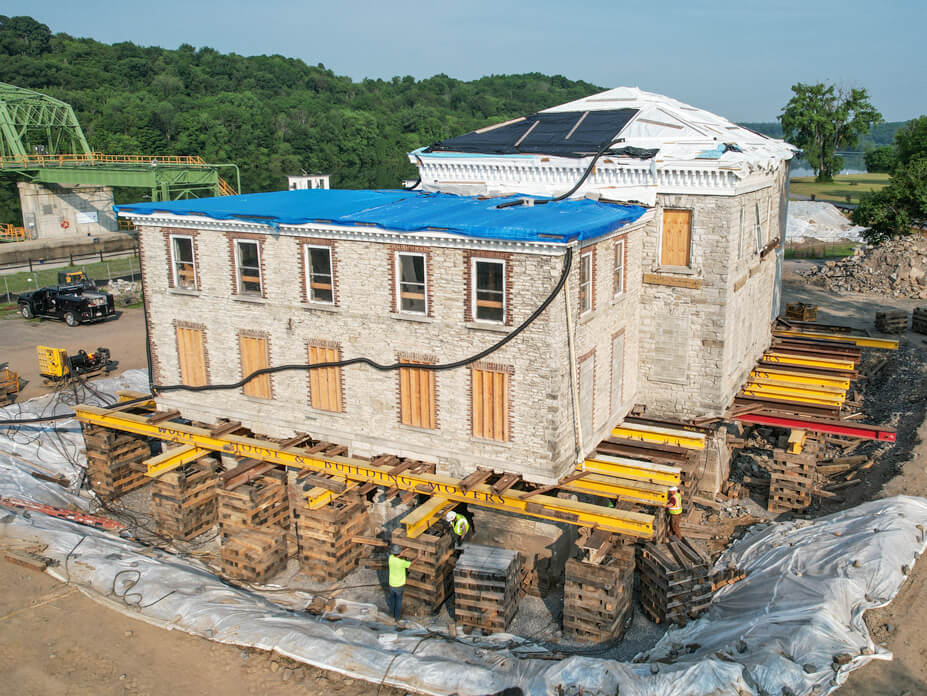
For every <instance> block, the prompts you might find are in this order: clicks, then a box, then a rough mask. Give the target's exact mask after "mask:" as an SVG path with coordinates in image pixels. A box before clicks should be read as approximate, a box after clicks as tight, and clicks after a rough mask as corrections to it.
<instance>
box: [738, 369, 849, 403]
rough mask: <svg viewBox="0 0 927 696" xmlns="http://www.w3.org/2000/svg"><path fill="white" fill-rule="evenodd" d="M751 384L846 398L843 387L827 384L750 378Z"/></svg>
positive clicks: (812, 394)
mask: <svg viewBox="0 0 927 696" xmlns="http://www.w3.org/2000/svg"><path fill="white" fill-rule="evenodd" d="M747 381H748V382H749V383H751V384H759V385H763V386H767V387H775V388H778V389H796V390H798V391H801V392H807V394H808V395H809V396H814V395H815V394H836V395H838V396H840V398H841V399H843V398H846V394H847V390H846V388H844V387H833V386H831V385H829V384H801V383H796V382H788V381H783V380H779V379H766V378H765V377H754V376H752V375H751V376H750V378H749V379H748V380H747Z"/></svg>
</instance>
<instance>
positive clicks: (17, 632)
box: [0, 261, 927, 696]
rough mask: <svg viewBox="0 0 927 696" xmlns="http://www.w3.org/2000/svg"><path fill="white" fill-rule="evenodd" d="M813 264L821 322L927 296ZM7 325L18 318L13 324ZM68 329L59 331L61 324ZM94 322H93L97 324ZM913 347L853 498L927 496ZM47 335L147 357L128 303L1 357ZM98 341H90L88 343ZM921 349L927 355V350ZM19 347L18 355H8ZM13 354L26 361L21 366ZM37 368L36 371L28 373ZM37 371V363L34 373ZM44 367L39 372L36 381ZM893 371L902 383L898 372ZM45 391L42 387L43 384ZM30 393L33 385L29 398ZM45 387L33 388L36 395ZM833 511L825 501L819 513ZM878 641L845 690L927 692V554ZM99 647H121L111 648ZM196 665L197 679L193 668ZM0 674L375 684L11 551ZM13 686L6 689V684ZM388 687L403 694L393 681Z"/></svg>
mask: <svg viewBox="0 0 927 696" xmlns="http://www.w3.org/2000/svg"><path fill="white" fill-rule="evenodd" d="M806 263H809V262H804V261H796V262H789V263H788V264H787V268H786V274H785V278H784V283H783V299H784V301H786V302H795V301H805V302H809V303H812V304H818V305H819V306H820V310H819V322H822V323H841V324H851V325H855V326H858V327H860V328H866V329H870V330H871V329H872V322H873V318H874V314H875V312H876V311H877V310H881V309H885V308H895V307H897V308H904V309H909V310H910V309H911V307H912V306H916V305H917V304H923V302H920V303H918V302H916V301H910V300H894V299H891V298H884V297H873V296H864V295H844V296H836V295H832V294H829V293H826V292H825V291H823V290H821V289H819V288H813V287H808V286H806V285H805V284H804V281H803V280H802V279H801V277H800V276H798V275H797V274H796V273H795V271H796V270H797V269H800V268H801V266H802V264H806ZM8 328H13V330H12V331H10V330H8ZM58 332H60V334H59V333H58ZM91 332H93V333H92V334H91ZM904 340H905V344H906V346H905V350H904V351H901V352H899V353H898V354H896V356H897V357H896V358H895V360H894V362H893V363H890V366H889V367H888V368H887V369H886V370H885V372H886V373H888V374H885V375H883V377H884V380H885V383H884V384H882V385H881V386H880V388H881V389H891V388H893V385H897V384H898V380H900V379H904V380H907V383H906V384H905V385H904V388H899V389H898V394H899V398H898V402H899V403H898V406H897V408H896V411H898V412H901V417H900V425H901V431H900V434H899V435H900V436H899V444H898V446H897V447H895V448H894V449H888V448H886V450H885V451H883V453H882V455H881V457H880V459H884V460H885V463H884V464H882V465H880V466H877V467H874V468H873V469H872V470H871V471H870V472H869V474H867V479H866V482H865V483H864V484H863V485H862V486H860V487H858V488H859V491H858V492H856V493H855V494H854V495H853V496H852V497H850V496H848V498H847V501H846V503H845V504H844V506H846V505H851V504H855V502H858V501H859V500H860V499H863V498H865V499H871V498H879V497H888V496H893V495H900V494H907V495H921V496H927V423H923V422H922V420H923V416H924V412H925V410H927V377H925V376H924V375H923V374H921V375H920V376H918V373H917V372H913V373H912V372H910V371H908V372H906V371H905V370H904V367H905V365H904V363H905V361H906V360H907V359H908V358H910V357H911V356H913V355H914V354H915V352H917V353H918V354H919V355H918V356H917V357H918V360H919V361H920V362H921V363H927V344H925V337H924V336H921V335H920V334H915V333H912V332H910V331H909V332H908V333H907V334H906V335H905V337H904ZM37 342H48V344H49V345H62V346H63V347H68V348H72V347H73V348H77V347H85V348H87V347H90V344H91V343H92V344H93V347H96V345H103V346H108V347H110V348H113V347H114V346H119V348H118V351H116V350H114V358H116V359H118V360H120V365H119V370H122V369H127V368H131V367H144V362H145V357H144V322H143V319H142V316H141V311H140V310H127V311H126V312H125V313H124V314H123V316H122V317H120V319H119V320H118V321H115V322H109V323H107V324H103V325H99V326H91V327H80V328H78V329H68V328H67V327H66V326H64V325H63V324H57V323H52V322H43V323H41V324H37V325H35V324H29V323H27V322H23V321H21V320H20V321H17V320H7V321H3V322H0V361H2V360H9V361H10V362H11V367H13V369H21V368H22V366H23V365H28V366H29V367H32V366H34V365H35V354H34V347H33V346H34V345H35V343H37ZM88 342H89V343H88ZM920 354H922V355H920ZM8 356H14V357H12V358H11V357H8ZM14 359H15V360H16V361H18V362H19V365H16V364H13V361H14ZM21 371H23V372H26V378H27V379H30V377H29V376H28V371H27V370H24V369H21ZM34 372H35V370H34V369H33V373H34ZM35 378H36V376H35V375H34V374H33V376H32V377H31V379H33V380H34V379H35ZM893 379H894V381H892V380H893ZM37 393H39V391H36V392H35V394H37ZM29 395H30V394H28V393H27V397H28V396H29ZM31 395H34V394H31ZM828 511H830V509H828V508H823V509H819V510H818V511H817V512H818V514H823V513H826V512H828ZM866 622H867V624H868V626H869V629H870V632H871V633H872V635H873V638H874V640H876V641H877V642H879V643H881V644H882V645H884V646H885V647H886V648H888V649H889V650H891V651H892V652H893V653H894V660H893V661H891V662H885V661H874V662H872V663H870V664H869V665H868V666H866V667H864V668H862V669H860V670H857V671H856V672H854V673H853V674H851V676H850V678H849V680H848V681H847V684H846V685H845V686H844V687H843V688H841V689H840V690H839V692H838V693H840V694H846V695H847V696H877V695H878V696H920V695H925V696H927V631H925V630H924V628H923V627H924V626H925V625H927V563H925V562H923V561H921V562H920V563H918V564H917V565H916V566H915V568H914V571H913V572H912V573H911V575H910V576H909V577H908V580H907V582H906V583H905V585H904V587H903V588H902V591H901V593H900V594H899V596H898V597H897V598H896V599H895V601H893V602H892V603H891V604H890V605H889V606H888V607H885V608H883V609H878V610H873V611H870V612H868V613H867V614H866ZM100 646H110V647H109V648H108V649H100ZM191 674H196V675H197V678H196V679H191V678H190V675H191ZM0 675H2V677H3V681H2V682H0V683H3V684H10V685H16V689H17V690H16V691H15V693H16V694H17V696H27V695H31V694H42V695H43V696H44V695H45V694H52V693H54V694H57V693H61V694H65V693H66V694H73V695H75V696H77V695H80V694H93V695H94V696H106V695H108V694H114V695H115V694H121V695H132V696H136V695H137V696H141V695H142V694H162V693H171V694H172V695H173V696H188V695H190V696H192V695H194V694H215V693H222V694H226V695H228V696H236V695H237V694H242V695H244V694H257V693H261V694H268V695H270V696H273V695H275V694H279V695H280V696H289V694H295V693H322V692H332V693H334V694H339V695H340V694H346V695H347V696H354V695H355V694H358V695H359V694H368V693H375V692H376V691H377V687H376V686H374V685H371V684H369V683H366V682H359V681H354V680H350V679H346V678H342V677H340V676H338V675H335V674H332V673H328V672H324V671H322V670H317V669H314V668H309V667H305V666H303V667H299V666H297V665H296V664H294V663H289V662H287V661H286V660H283V659H281V658H277V657H274V656H272V655H269V654H267V653H263V652H259V651H248V652H244V651H242V650H240V649H239V648H235V647H232V646H225V645H219V644H216V643H212V642H210V641H206V640H203V639H200V638H195V637H192V636H188V635H186V634H183V633H180V632H179V631H172V632H167V631H164V630H163V629H160V628H155V627H152V626H149V625H147V624H145V623H142V622H140V621H135V620H133V619H131V618H128V617H125V616H123V615H122V614H119V613H117V612H115V611H109V610H105V609H103V608H101V607H100V605H98V604H96V603H95V602H93V601H92V600H90V599H88V598H86V597H84V596H83V595H82V594H80V593H79V592H76V591H74V590H73V589H72V588H69V587H67V586H64V585H61V584H60V583H58V582H56V581H55V580H53V579H52V578H50V577H48V576H45V575H41V574H38V573H35V572H32V571H29V570H25V569H22V568H19V567H18V566H14V565H12V564H10V563H6V562H4V561H2V560H0ZM2 691H3V689H0V692H2ZM380 693H383V694H400V693H402V692H400V691H396V690H394V689H389V688H387V687H384V688H383V689H382V690H381V692H380Z"/></svg>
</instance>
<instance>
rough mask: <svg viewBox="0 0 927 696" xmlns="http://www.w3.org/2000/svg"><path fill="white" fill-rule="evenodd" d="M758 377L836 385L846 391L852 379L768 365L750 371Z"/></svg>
mask: <svg viewBox="0 0 927 696" xmlns="http://www.w3.org/2000/svg"><path fill="white" fill-rule="evenodd" d="M750 376H751V377H754V378H756V379H768V380H772V381H774V382H784V383H787V384H809V385H815V386H822V387H836V388H837V389H843V390H844V391H846V390H847V389H849V388H850V380H848V379H847V378H846V377H828V376H827V375H824V374H820V375H811V374H808V373H807V372H792V371H791V370H776V369H774V368H768V367H755V368H753V372H751V373H750Z"/></svg>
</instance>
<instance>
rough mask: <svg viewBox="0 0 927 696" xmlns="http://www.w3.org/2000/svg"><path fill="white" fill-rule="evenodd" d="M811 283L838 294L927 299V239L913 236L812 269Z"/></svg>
mask: <svg viewBox="0 0 927 696" xmlns="http://www.w3.org/2000/svg"><path fill="white" fill-rule="evenodd" d="M806 277H807V278H808V282H809V283H811V284H812V285H819V286H821V287H825V288H827V289H828V290H835V291H838V292H859V293H874V294H879V295H888V296H892V297H909V298H912V299H927V237H924V236H922V235H910V236H908V237H903V238H901V239H895V240H892V241H890V242H885V243H884V244H880V245H879V246H875V247H857V249H856V250H855V251H854V253H853V255H852V256H848V257H847V258H845V259H841V260H840V261H828V262H827V263H825V264H824V265H823V266H816V267H813V268H812V269H811V270H810V271H809V272H808V273H807V274H806Z"/></svg>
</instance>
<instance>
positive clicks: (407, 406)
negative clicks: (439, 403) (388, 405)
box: [399, 360, 438, 430]
mask: <svg viewBox="0 0 927 696" xmlns="http://www.w3.org/2000/svg"><path fill="white" fill-rule="evenodd" d="M402 362H416V361H413V360H403V361H402ZM399 421H400V422H401V423H402V424H403V425H411V426H414V427H416V428H428V429H430V430H433V429H434V428H436V427H437V421H438V419H437V413H436V409H435V373H434V370H420V369H416V368H414V367H401V368H399Z"/></svg>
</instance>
